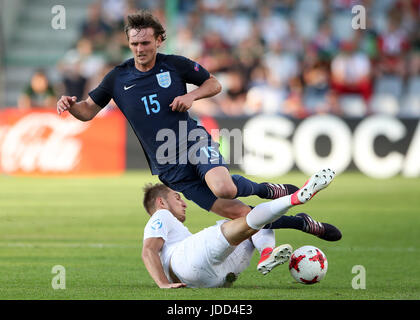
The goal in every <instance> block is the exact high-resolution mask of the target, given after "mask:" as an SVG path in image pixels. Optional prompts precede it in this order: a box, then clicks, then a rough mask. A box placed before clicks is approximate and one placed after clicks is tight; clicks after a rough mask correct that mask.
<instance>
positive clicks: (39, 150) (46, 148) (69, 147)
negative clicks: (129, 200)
mask: <svg viewBox="0 0 420 320" xmlns="http://www.w3.org/2000/svg"><path fill="white" fill-rule="evenodd" d="M125 126H126V122H125V118H124V116H123V115H122V114H121V113H120V112H119V111H112V112H109V113H106V114H101V113H99V114H98V115H97V116H96V117H95V118H94V119H93V120H91V121H88V122H82V121H79V120H77V119H75V118H74V117H73V116H72V115H70V114H69V113H65V114H62V115H61V116H59V115H57V113H56V112H54V111H47V110H43V109H32V110H28V111H22V110H18V109H4V110H0V173H5V174H11V175H38V174H53V175H55V174H60V175H61V174H64V175H66V174H81V175H84V174H119V173H122V172H123V171H124V170H125V157H126V154H125V152H126V151H125V144H126V128H125Z"/></svg>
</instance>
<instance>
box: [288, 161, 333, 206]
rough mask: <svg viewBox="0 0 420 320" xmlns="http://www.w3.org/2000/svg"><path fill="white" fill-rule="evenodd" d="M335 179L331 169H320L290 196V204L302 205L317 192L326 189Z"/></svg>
mask: <svg viewBox="0 0 420 320" xmlns="http://www.w3.org/2000/svg"><path fill="white" fill-rule="evenodd" d="M334 177H335V172H334V171H333V170H331V169H322V170H320V171H319V172H317V173H315V174H314V175H313V176H312V177H311V178H310V179H309V180H308V181H306V183H305V184H304V186H303V187H302V188H300V189H299V190H298V191H296V192H295V193H293V194H292V204H293V205H297V204H303V203H305V202H307V201H309V200H310V199H312V198H313V196H314V195H316V194H317V192H319V191H321V190H322V189H324V188H326V187H327V186H328V185H329V184H330V183H331V181H332V180H333V179H334Z"/></svg>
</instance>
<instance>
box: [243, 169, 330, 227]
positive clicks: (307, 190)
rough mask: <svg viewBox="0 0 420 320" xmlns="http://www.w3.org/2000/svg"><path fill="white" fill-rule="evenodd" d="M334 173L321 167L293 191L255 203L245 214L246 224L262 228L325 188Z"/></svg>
mask: <svg viewBox="0 0 420 320" xmlns="http://www.w3.org/2000/svg"><path fill="white" fill-rule="evenodd" d="M334 176H335V173H334V171H332V170H331V169H323V170H321V171H319V172H317V173H315V174H314V175H313V176H312V177H311V178H310V179H309V180H308V181H307V182H306V183H305V185H304V186H303V187H302V188H300V189H299V190H297V191H296V192H294V193H293V194H292V195H287V196H284V197H281V198H279V199H275V200H272V201H269V202H265V203H261V204H259V205H257V206H256V207H255V208H254V209H252V210H251V212H250V213H248V215H247V216H246V221H247V223H248V225H249V226H250V227H251V228H252V229H254V230H260V229H262V228H263V227H264V226H265V225H266V224H269V223H271V222H273V221H275V220H277V219H278V218H280V217H281V216H282V215H284V214H285V213H286V212H287V211H288V210H289V208H291V207H292V206H296V205H300V204H303V203H306V202H307V201H309V200H310V199H312V198H313V196H314V195H315V194H316V193H318V192H319V191H321V190H322V189H325V188H326V187H327V186H328V185H329V184H330V183H331V181H332V180H333V179H334Z"/></svg>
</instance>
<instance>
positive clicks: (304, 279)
mask: <svg viewBox="0 0 420 320" xmlns="http://www.w3.org/2000/svg"><path fill="white" fill-rule="evenodd" d="M327 269H328V261H327V257H326V256H325V254H324V253H323V252H322V251H321V250H320V249H318V248H316V247H314V246H303V247H300V248H299V249H296V250H295V251H294V252H293V254H292V256H291V257H290V261H289V270H290V274H291V275H292V277H293V278H295V280H296V281H297V282H300V283H303V284H314V283H317V282H320V281H321V280H322V279H323V278H324V277H325V274H326V273H327Z"/></svg>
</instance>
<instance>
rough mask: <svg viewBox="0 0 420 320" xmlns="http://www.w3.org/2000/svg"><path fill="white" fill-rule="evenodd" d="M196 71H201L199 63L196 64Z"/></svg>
mask: <svg viewBox="0 0 420 320" xmlns="http://www.w3.org/2000/svg"><path fill="white" fill-rule="evenodd" d="M194 70H195V71H198V70H200V65H199V64H198V63H197V62H196V63H195V64H194Z"/></svg>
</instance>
